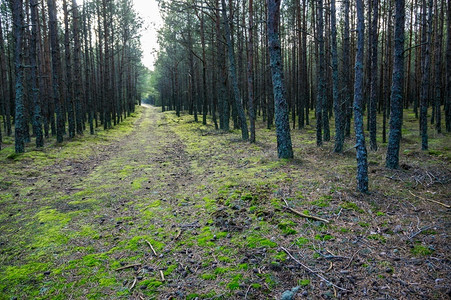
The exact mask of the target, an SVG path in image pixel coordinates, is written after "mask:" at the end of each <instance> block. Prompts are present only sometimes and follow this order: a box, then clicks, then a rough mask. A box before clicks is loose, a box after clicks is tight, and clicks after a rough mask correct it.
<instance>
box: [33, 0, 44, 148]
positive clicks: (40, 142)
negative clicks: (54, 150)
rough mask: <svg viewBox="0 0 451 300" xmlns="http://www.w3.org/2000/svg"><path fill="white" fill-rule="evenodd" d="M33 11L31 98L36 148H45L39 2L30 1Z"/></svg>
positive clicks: (35, 0)
mask: <svg viewBox="0 0 451 300" xmlns="http://www.w3.org/2000/svg"><path fill="white" fill-rule="evenodd" d="M30 11H31V41H30V63H31V97H32V99H33V132H34V134H35V136H36V147H37V148H41V147H44V138H43V135H42V118H41V95H42V94H41V93H40V90H39V88H38V64H39V61H37V59H38V57H39V56H38V53H37V43H39V41H38V40H37V36H38V32H37V31H38V1H37V0H30Z"/></svg>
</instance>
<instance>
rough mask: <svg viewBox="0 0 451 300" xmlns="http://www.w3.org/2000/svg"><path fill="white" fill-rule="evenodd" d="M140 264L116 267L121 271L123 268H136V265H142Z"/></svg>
mask: <svg viewBox="0 0 451 300" xmlns="http://www.w3.org/2000/svg"><path fill="white" fill-rule="evenodd" d="M140 266H141V264H133V265H128V266H123V267H120V268H118V269H116V271H121V270H125V269H130V268H134V267H140Z"/></svg>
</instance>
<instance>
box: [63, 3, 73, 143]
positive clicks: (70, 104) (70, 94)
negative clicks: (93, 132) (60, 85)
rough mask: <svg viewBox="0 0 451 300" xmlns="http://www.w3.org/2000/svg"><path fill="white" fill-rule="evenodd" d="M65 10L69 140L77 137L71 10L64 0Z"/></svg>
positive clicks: (66, 93)
mask: <svg viewBox="0 0 451 300" xmlns="http://www.w3.org/2000/svg"><path fill="white" fill-rule="evenodd" d="M63 10H64V53H65V63H66V68H65V73H66V84H65V85H66V89H65V96H66V110H67V121H68V123H69V138H73V137H74V136H75V112H74V96H73V94H74V90H73V86H72V83H73V81H72V58H71V44H70V28H69V10H68V7H67V1H66V0H63Z"/></svg>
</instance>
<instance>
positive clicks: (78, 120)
mask: <svg viewBox="0 0 451 300" xmlns="http://www.w3.org/2000/svg"><path fill="white" fill-rule="evenodd" d="M72 19H73V20H72V22H73V28H72V30H73V35H74V75H75V82H74V83H75V85H74V102H75V125H76V131H77V134H83V124H82V123H83V121H82V116H83V112H82V105H81V99H82V97H81V93H82V82H81V74H82V71H81V63H80V56H81V44H80V30H79V27H78V26H79V16H78V6H77V3H76V1H75V0H72Z"/></svg>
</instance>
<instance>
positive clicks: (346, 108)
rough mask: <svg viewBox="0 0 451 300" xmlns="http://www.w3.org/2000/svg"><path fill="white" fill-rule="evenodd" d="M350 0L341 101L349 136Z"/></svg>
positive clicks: (350, 114) (344, 43)
mask: <svg viewBox="0 0 451 300" xmlns="http://www.w3.org/2000/svg"><path fill="white" fill-rule="evenodd" d="M349 1H350V0H344V1H343V5H344V28H343V52H342V55H343V68H342V72H341V74H342V77H343V88H342V94H341V97H340V99H341V103H342V105H343V112H344V120H343V122H344V132H345V136H346V137H349V136H350V135H351V117H352V105H351V97H350V95H351V92H352V91H351V63H350V59H349V57H350V51H351V49H350V48H351V46H350V36H349V26H350V25H349V9H350V8H349Z"/></svg>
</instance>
